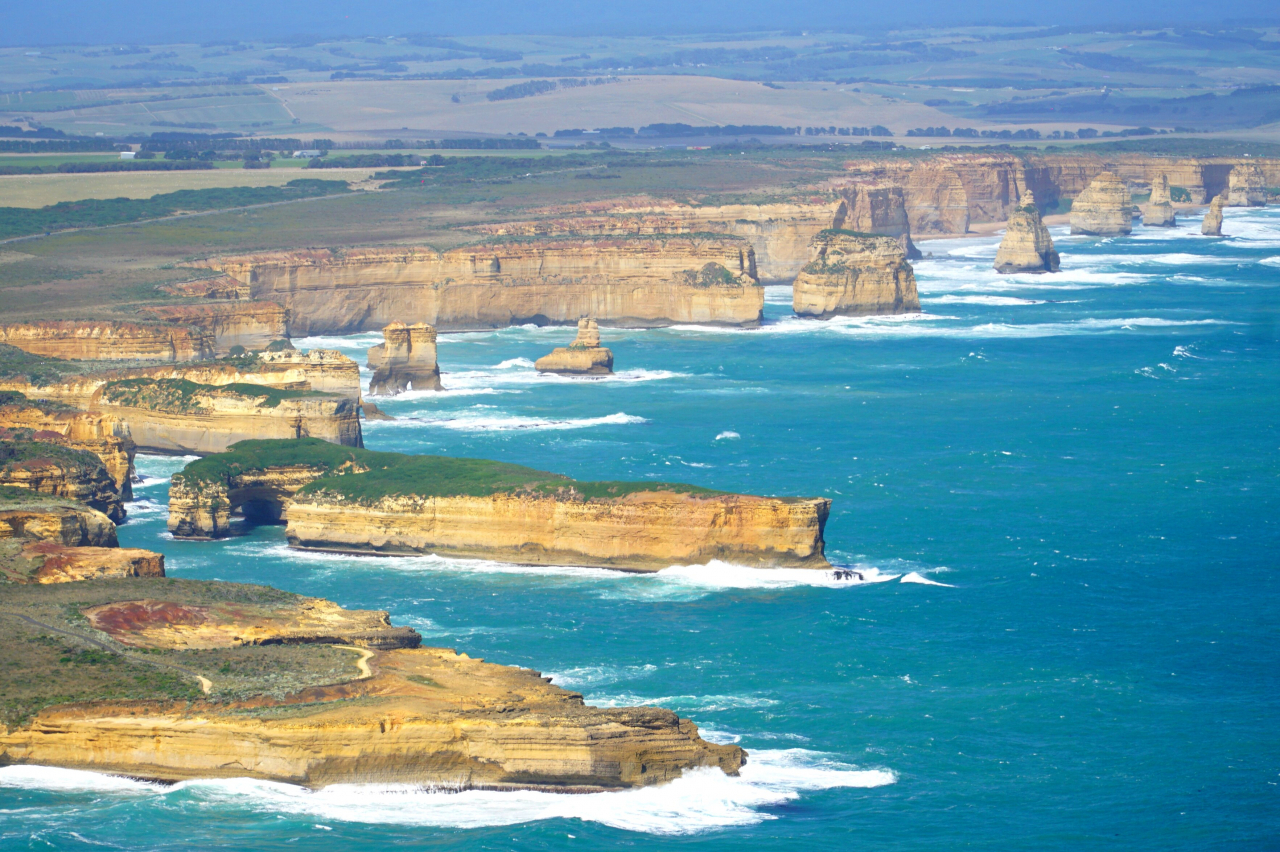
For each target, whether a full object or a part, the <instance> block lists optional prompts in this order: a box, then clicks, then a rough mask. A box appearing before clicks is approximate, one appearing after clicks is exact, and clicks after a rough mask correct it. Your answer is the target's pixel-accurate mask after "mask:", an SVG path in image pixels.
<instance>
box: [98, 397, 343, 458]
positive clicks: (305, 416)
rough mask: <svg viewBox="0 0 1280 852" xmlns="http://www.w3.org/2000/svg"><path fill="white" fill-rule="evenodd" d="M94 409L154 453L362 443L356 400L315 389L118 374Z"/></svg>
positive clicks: (207, 451)
mask: <svg viewBox="0 0 1280 852" xmlns="http://www.w3.org/2000/svg"><path fill="white" fill-rule="evenodd" d="M94 408H95V409H96V410H99V411H102V412H104V413H106V414H109V415H111V416H113V417H116V418H118V419H119V420H122V421H124V422H125V423H127V424H128V427H129V434H130V436H131V437H132V438H133V440H134V442H135V443H136V444H137V445H138V447H139V448H141V449H144V450H149V451H152V452H160V453H196V454H205V453H219V452H222V451H223V450H225V449H226V448H227V447H229V446H231V445H232V444H234V443H236V442H237V441H242V440H245V439H247V438H303V437H313V438H319V439H321V440H324V441H330V442H332V443H335V444H342V445H344V446H349V447H359V446H363V439H362V437H361V431H360V418H359V413H358V410H357V404H356V403H355V402H352V401H351V400H350V399H344V398H342V397H338V396H334V395H331V394H321V393H317V392H315V391H288V390H280V389H277V388H269V387H264V386H261V385H239V384H238V385H224V386H213V385H200V384H196V383H195V382H191V381H188V380H186V379H123V380H118V381H113V382H109V383H107V384H106V385H104V386H103V388H102V390H101V392H100V393H99V394H98V396H97V398H96V401H95V403H94Z"/></svg>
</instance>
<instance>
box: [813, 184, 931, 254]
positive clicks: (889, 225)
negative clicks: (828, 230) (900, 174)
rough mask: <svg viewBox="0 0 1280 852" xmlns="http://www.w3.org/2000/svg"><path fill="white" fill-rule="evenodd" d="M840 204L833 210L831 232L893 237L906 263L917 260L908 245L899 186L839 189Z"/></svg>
mask: <svg viewBox="0 0 1280 852" xmlns="http://www.w3.org/2000/svg"><path fill="white" fill-rule="evenodd" d="M840 194H841V195H842V196H843V197H844V203H843V204H841V205H840V207H838V208H837V209H836V215H835V219H834V220H833V223H832V229H833V230H845V231H855V232H857V233H861V234H880V235H884V236H888V237H894V238H895V239H896V240H897V241H898V245H900V246H901V247H902V251H903V253H904V254H905V255H906V258H907V259H908V260H914V259H916V258H919V257H921V254H920V250H919V249H918V248H916V246H915V243H913V242H911V225H910V222H909V221H908V219H907V204H906V199H905V197H904V196H903V192H902V187H900V186H883V185H875V184H865V183H856V184H852V185H849V186H845V187H842V188H841V189H840Z"/></svg>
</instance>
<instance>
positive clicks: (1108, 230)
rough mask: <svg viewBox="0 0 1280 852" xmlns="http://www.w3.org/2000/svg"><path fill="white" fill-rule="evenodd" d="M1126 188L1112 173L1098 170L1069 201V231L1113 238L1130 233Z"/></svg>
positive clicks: (1130, 214) (1129, 210)
mask: <svg viewBox="0 0 1280 852" xmlns="http://www.w3.org/2000/svg"><path fill="white" fill-rule="evenodd" d="M1131 200H1132V199H1131V198H1130V196H1129V187H1128V186H1126V185H1125V182H1124V181H1123V180H1121V179H1120V177H1119V176H1118V175H1117V174H1115V172H1102V173H1101V174H1099V175H1098V176H1097V177H1096V178H1094V179H1093V181H1092V182H1091V183H1090V184H1089V185H1088V186H1087V187H1085V190H1084V192H1082V193H1080V194H1079V195H1077V196H1076V199H1075V201H1074V202H1073V203H1072V204H1071V233H1073V234H1088V235H1090V236H1095V237H1113V236H1116V235H1117V234H1129V233H1132V232H1133V208H1132V206H1131V203H1130V202H1131Z"/></svg>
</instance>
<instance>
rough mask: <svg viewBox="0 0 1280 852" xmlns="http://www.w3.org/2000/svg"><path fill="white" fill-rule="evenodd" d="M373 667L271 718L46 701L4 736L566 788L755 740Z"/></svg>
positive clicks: (295, 780) (73, 755)
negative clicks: (724, 738) (712, 735)
mask: <svg viewBox="0 0 1280 852" xmlns="http://www.w3.org/2000/svg"><path fill="white" fill-rule="evenodd" d="M366 653H367V652H366ZM367 665H368V667H369V670H370V672H371V676H370V677H367V678H364V679H362V680H359V681H353V682H349V683H345V684H339V685H336V686H332V687H318V688H311V689H307V690H304V691H302V692H300V693H298V694H296V695H295V696H292V697H291V698H290V699H289V700H288V703H286V704H279V703H277V704H276V705H273V704H272V702H270V701H264V702H263V703H262V704H261V705H260V706H261V707H262V709H261V710H259V711H257V712H255V711H254V710H253V709H252V708H249V709H248V710H246V709H239V710H237V708H235V707H234V706H230V705H227V704H212V703H210V704H201V703H196V704H190V705H188V704H181V705H176V706H173V707H169V708H166V707H163V706H157V705H155V704H147V703H135V704H129V703H123V702H115V703H112V702H97V703H92V704H82V705H71V706H63V707H52V708H48V709H46V710H43V711H41V712H40V713H39V714H38V715H37V716H36V717H35V718H34V719H33V720H32V721H31V723H30V724H29V725H27V726H26V727H23V728H18V729H15V730H4V731H3V732H2V733H0V761H3V762H4V763H26V764H42V765H47V766H61V767H67V768H74V769H86V770H93V771H97V772H114V773H120V774H125V775H129V776H132V777H139V778H152V779H157V780H163V781H178V780H182V779H190V778H219V777H251V778H262V779H269V780H274V781H282V782H288V783H292V784H303V785H307V786H310V787H323V786H326V785H328V784H335V783H404V784H419V785H432V786H443V787H447V788H453V789H460V790H461V789H495V790H505V789H537V790H551V791H562V792H588V791H599V790H619V789H627V788H633V787H642V786H647V785H652V784H661V783H664V782H667V781H671V780H673V779H675V778H678V777H680V775H681V774H682V773H683V772H684V771H685V770H687V769H693V768H698V767H718V768H720V769H722V770H723V771H725V772H726V773H729V774H737V772H738V769H739V768H740V767H741V766H742V765H743V763H745V761H746V753H745V752H744V751H743V750H742V749H741V748H739V747H737V746H725V745H715V744H712V743H708V742H706V741H705V740H703V739H702V738H701V737H700V736H699V735H698V728H697V726H696V725H695V724H693V723H692V722H689V721H687V720H684V719H681V718H679V717H678V716H676V715H675V714H674V713H672V712H670V711H668V710H661V709H658V708H652V707H636V708H610V709H599V708H595V707H588V706H585V705H584V703H583V700H582V696H581V695H579V694H578V693H574V692H567V691H565V690H563V689H560V688H558V687H555V686H552V685H551V684H549V683H547V679H544V678H543V677H542V676H541V675H540V674H539V673H538V672H535V671H531V670H528V669H517V668H511V667H507V666H498V665H493V664H491V663H486V662H484V661H483V660H474V659H471V658H469V657H467V656H466V655H465V654H464V655H458V654H456V653H455V652H453V651H450V650H445V649H437V648H423V649H406V650H394V651H383V652H377V653H375V654H374V655H373V656H372V659H370V660H369V661H368V663H367ZM214 676H215V677H216V675H214ZM340 699H359V700H358V701H352V700H340ZM273 706H279V707H280V708H281V709H284V710H287V711H288V712H285V713H272V712H269V711H270V710H271V709H273Z"/></svg>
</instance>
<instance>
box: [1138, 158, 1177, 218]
mask: <svg viewBox="0 0 1280 852" xmlns="http://www.w3.org/2000/svg"><path fill="white" fill-rule="evenodd" d="M1142 224H1144V225H1146V226H1147V227H1148V228H1172V227H1174V226H1175V225H1177V224H1178V222H1177V218H1176V217H1175V216H1174V214H1173V200H1172V198H1170V196H1169V176H1168V175H1166V174H1164V173H1163V172H1162V173H1161V174H1160V177H1158V178H1156V179H1155V180H1153V181H1152V182H1151V198H1150V199H1148V200H1147V203H1146V204H1144V205H1143V207H1142Z"/></svg>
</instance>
